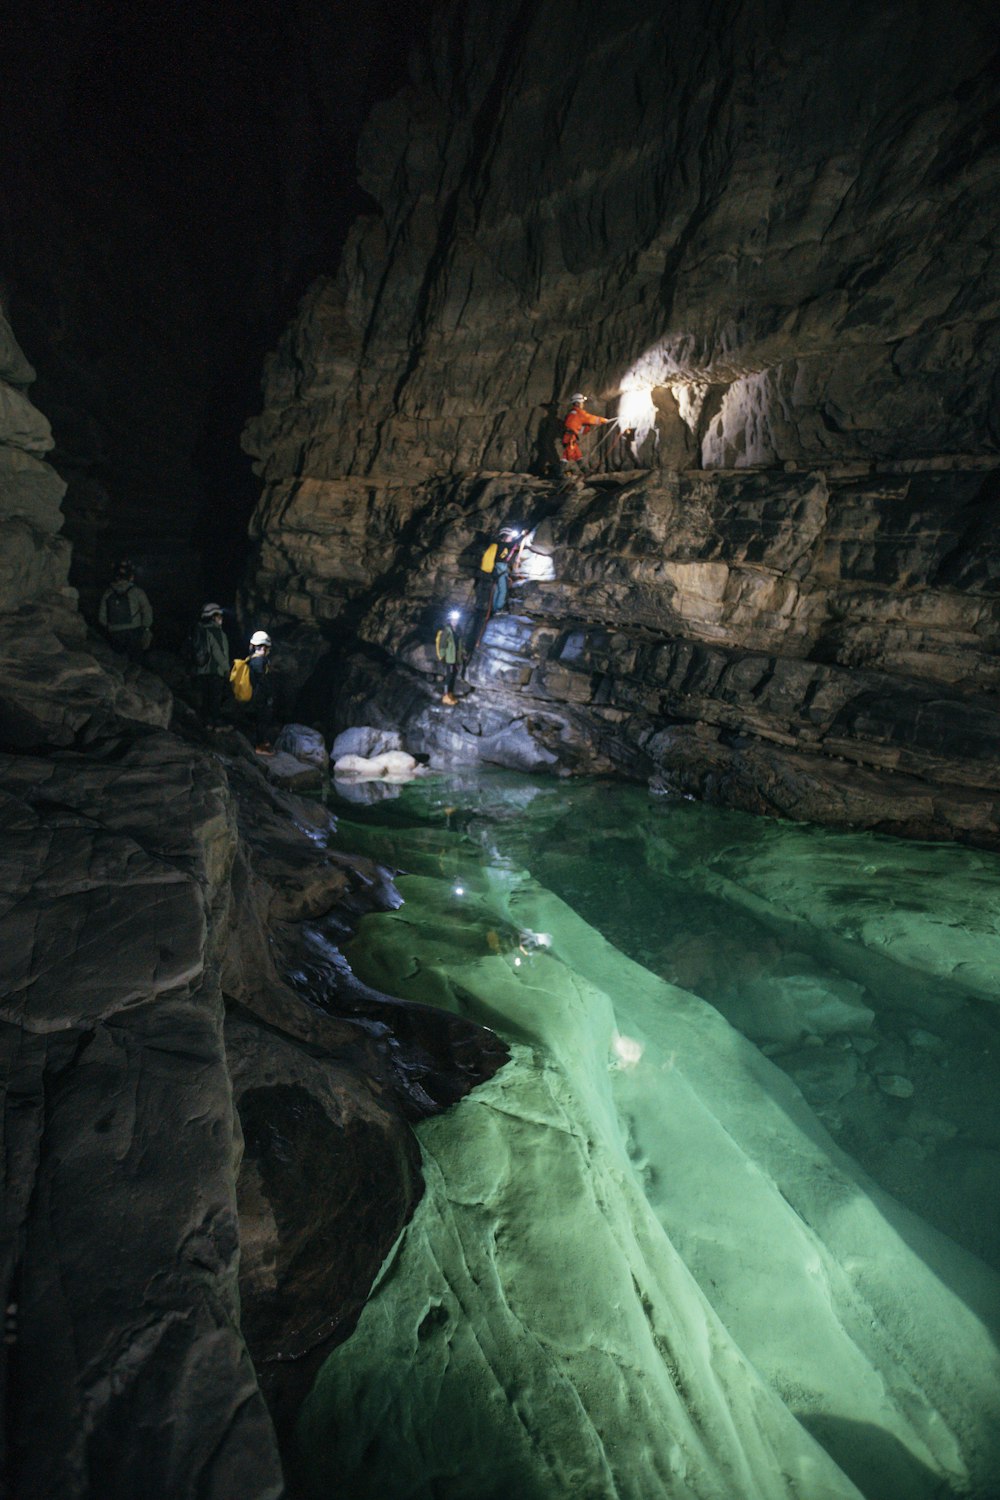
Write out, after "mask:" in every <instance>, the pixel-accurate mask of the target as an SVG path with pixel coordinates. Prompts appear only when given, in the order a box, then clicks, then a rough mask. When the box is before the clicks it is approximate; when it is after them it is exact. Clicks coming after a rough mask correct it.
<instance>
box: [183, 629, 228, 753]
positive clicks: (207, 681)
mask: <svg viewBox="0 0 1000 1500" xmlns="http://www.w3.org/2000/svg"><path fill="white" fill-rule="evenodd" d="M191 659H192V663H193V666H194V675H195V678H196V680H197V683H198V686H199V688H200V689H201V716H202V719H203V720H204V723H205V728H206V729H224V728H225V725H224V724H223V722H222V702H223V698H224V697H225V692H226V683H227V681H228V680H229V641H228V640H227V638H226V632H225V630H224V629H223V628H222V605H221V604H206V605H205V607H204V609H203V610H202V612H201V619H200V620H199V621H198V624H197V625H196V626H195V627H194V630H193V631H192V633H191Z"/></svg>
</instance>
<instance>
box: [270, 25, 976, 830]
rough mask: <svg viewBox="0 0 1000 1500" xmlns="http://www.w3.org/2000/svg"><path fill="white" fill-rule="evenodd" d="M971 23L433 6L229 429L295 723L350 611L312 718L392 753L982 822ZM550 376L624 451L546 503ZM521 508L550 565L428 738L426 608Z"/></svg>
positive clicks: (759, 800)
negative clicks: (370, 199)
mask: <svg viewBox="0 0 1000 1500" xmlns="http://www.w3.org/2000/svg"><path fill="white" fill-rule="evenodd" d="M567 32H568V33H569V34H571V35H572V37H573V38H574V44H573V46H572V47H571V48H569V49H568V51H565V52H564V53H561V54H560V55H561V62H560V66H559V67H558V68H553V66H552V57H553V47H554V46H555V48H556V50H557V51H558V50H559V48H558V44H557V43H556V40H555V39H558V38H564V37H565V36H566V34H567ZM994 44H995V38H994V37H993V35H992V31H991V28H990V23H989V21H988V18H987V17H986V15H985V13H984V12H982V11H981V10H980V9H979V8H978V7H976V6H971V5H968V6H963V7H961V24H956V21H955V18H954V16H952V14H951V13H948V14H946V13H945V12H944V10H943V9H940V10H939V11H937V12H934V11H932V12H927V11H923V12H921V13H920V14H919V16H918V15H917V13H916V12H906V13H904V12H903V11H901V10H898V9H893V10H890V11H887V10H886V8H885V7H884V6H875V5H872V4H868V3H854V4H850V5H847V6H844V7H840V8H839V9H838V10H837V12H836V15H835V16H834V15H833V14H830V15H825V16H822V17H820V16H817V14H816V12H815V10H814V9H813V8H811V7H807V6H805V5H801V4H798V3H795V4H793V5H790V6H789V5H778V4H777V3H770V0H759V3H755V4H753V5H750V6H744V7H741V8H740V10H739V11H738V12H737V13H731V12H730V11H726V12H725V15H724V16H723V13H722V12H720V11H719V10H718V7H716V6H714V5H713V4H711V3H709V0H705V3H701V4H698V5H695V6H689V7H687V8H684V9H677V8H671V9H668V10H663V9H662V8H661V9H657V8H655V7H654V8H653V9H650V8H648V7H646V8H645V9H640V8H634V7H633V8H629V7H626V8H625V9H621V8H619V9H618V10H616V11H615V12H614V13H613V14H608V13H606V12H605V11H604V10H602V9H600V8H599V7H597V6H592V5H590V4H589V3H584V4H583V5H577V6H574V7H572V9H569V8H567V7H564V6H562V5H560V4H557V3H555V0H526V3H522V4H520V5H514V4H507V5H502V6H500V7H497V6H490V7H486V6H483V5H475V6H462V7H455V8H453V9H452V10H450V11H448V12H447V13H446V16H445V17H444V18H443V19H442V24H441V26H440V28H439V30H438V35H437V41H436V44H435V45H434V47H433V48H432V50H431V51H430V53H429V54H428V55H427V56H426V57H425V58H424V59H423V62H422V66H421V67H420V68H419V69H418V70H417V72H416V74H415V82H414V84H413V86H412V87H411V88H410V90H409V91H408V92H406V93H404V94H403V95H401V96H400V97H399V98H398V99H397V100H396V101H394V103H393V104H391V105H387V106H384V107H382V108H381V109H380V110H379V111H377V112H376V114H375V115H374V116H373V118H372V121H371V123H370V126H369V129H368V132H367V135H366V137H365V140H364V143H363V147H362V162H363V166H364V171H365V181H366V185H367V186H368V188H369V191H371V192H372V194H373V195H374V196H375V197H376V198H377V200H378V203H379V207H380V209H381V216H380V217H379V218H378V219H375V218H372V219H369V220H367V221H364V222H363V223H362V224H360V225H359V226H358V228H357V229H356V231H355V234H354V236H353V239H352V241H351V243H350V245H349V247H348V251H347V253H346V255H345V258H344V261H343V264H342V266H341V269H340V273H339V275H338V277H337V278H336V279H335V280H330V281H325V282H319V283H317V284H316V285H315V286H314V288H313V289H312V292H311V293H310V295H309V296H308V297H307V298H306V300H305V301H304V303H303V305H302V307H301V309H300V313H299V316H298V318H297V320H296V321H295V323H294V324H293V325H292V327H291V328H290V329H289V330H288V333H287V335H286V337H285V339H284V341H283V343H282V345H281V346H280V347H279V349H278V350H277V352H276V354H275V355H274V357H273V358H272V360H271V362H270V364H269V366H268V371H267V378H266V382H265V394H264V410H263V412H262V413H261V415H260V416H259V417H258V418H256V419H255V420H254V421H253V422H252V423H251V424H250V426H249V428H248V430H247V434H246V438H245V442H246V444H247V446H248V448H249V449H250V451H252V452H253V453H254V454H255V455H256V456H257V460H258V469H259V472H260V474H261V475H262V477H263V480H264V492H263V496H262V499H261V502H260V505H259V507H258V511H257V514H256V517H255V520H254V525H253V530H254V534H255V535H256V537H257V539H258V542H259V555H258V559H257V562H256V566H255V571H254V575H253V578H252V582H251V586H250V597H251V598H252V600H253V603H254V606H255V608H256V609H257V610H258V611H261V610H263V611H268V612H269V616H270V619H271V621H272V622H273V624H274V625H276V626H279V627H280V626H281V625H284V626H285V627H286V641H285V646H286V660H288V659H291V658H292V657H294V659H295V670H296V674H297V680H300V681H302V680H308V681H309V686H310V691H311V697H310V699H309V702H310V706H311V708H312V710H313V712H317V711H322V710H323V709H324V708H325V709H326V711H327V713H328V714H329V713H330V707H329V705H330V702H331V700H332V699H333V697H334V696H335V691H336V690H337V689H338V688H339V687H340V686H341V684H340V683H339V681H338V670H337V667H336V664H335V663H336V657H337V655H338V654H341V653H343V651H344V649H345V647H347V646H348V644H349V643H350V641H351V638H352V635H353V634H354V633H355V632H357V633H358V635H359V636H360V639H361V642H362V645H363V647H364V648H365V649H366V650H368V651H369V653H371V650H372V648H375V653H374V658H373V665H372V667H371V669H370V670H368V671H367V672H366V671H365V670H361V671H360V672H356V673H354V674H353V676H352V679H351V683H350V688H349V692H348V696H347V698H346V699H342V700H341V703H340V706H339V709H338V711H337V714H336V716H335V722H336V723H337V724H343V723H347V722H350V720H351V717H352V716H353V717H354V720H355V722H357V715H358V714H361V715H362V716H363V717H362V722H367V721H369V720H370V719H371V718H372V714H373V712H374V708H373V706H372V705H373V704H374V703H377V704H378V705H381V707H382V711H383V720H380V721H379V722H397V723H401V724H405V725H407V726H409V731H410V734H411V739H412V743H411V744H410V748H415V747H423V746H430V747H431V748H433V746H431V744H430V742H431V741H434V743H435V744H436V745H437V746H438V747H442V746H443V745H444V744H445V742H447V743H448V745H449V746H450V749H451V753H452V754H454V755H456V756H458V757H459V758H473V757H475V756H476V755H478V754H484V755H485V756H486V758H489V759H495V760H499V761H501V762H502V763H505V764H513V765H542V764H550V765H553V766H556V765H558V766H560V767H563V768H566V767H574V766H589V767H591V768H604V767H611V766H618V767H623V768H624V769H626V770H631V771H632V772H634V773H640V774H650V773H655V772H658V773H659V774H661V775H662V777H663V778H664V780H665V783H666V784H668V785H669V786H671V787H676V788H678V789H681V790H684V791H686V792H694V793H696V794H699V795H704V796H711V797H715V798H717V799H719V800H722V801H727V802H732V803H735V804H737V805H740V806H744V807H753V808H757V809H760V810H768V811H780V812H783V813H786V814H789V815H791V816H805V817H816V818H821V819H828V820H832V821H848V822H862V823H866V824H869V825H874V826H879V827H893V828H895V829H897V830H898V831H910V832H916V833H930V834H935V835H939V834H940V835H945V836H950V835H956V834H957V835H959V836H969V837H983V838H984V839H986V840H987V841H992V840H994V839H995V837H996V830H997V820H996V811H995V808H994V807H993V806H992V802H991V795H990V796H986V795H985V793H987V791H989V792H990V793H991V794H992V789H993V788H995V787H996V785H997V778H996V766H995V764H994V763H993V760H992V752H991V751H990V749H989V745H990V742H991V740H992V739H995V729H996V721H995V699H994V694H995V691H996V680H995V671H994V668H993V652H994V650H995V641H996V621H997V616H996V594H997V587H996V578H997V569H996V559H995V557H994V555H993V544H992V539H991V525H990V520H989V516H990V513H991V510H992V508H993V506H994V504H995V498H996V493H997V484H998V479H997V457H996V455H997V449H998V438H1000V433H998V429H997V423H996V396H997V388H996V373H995V372H996V366H997V353H998V351H1000V318H998V312H997V308H998V291H1000V278H998V274H997V259H996V255H995V251H994V249H993V242H994V238H995V228H996V206H995V192H994V187H995V180H996V161H997V156H996V149H997V142H996V131H995V110H994V109H993V102H994V95H995V88H994V78H995V73H994V69H993V64H992V62H991V61H990V59H991V57H992V55H993V47H994ZM577 385H580V386H581V387H582V388H583V389H585V390H590V391H591V392H593V393H594V394H595V396H596V398H597V405H598V409H601V410H605V411H607V412H608V413H609V414H611V413H617V414H618V415H619V416H620V418H621V421H622V425H623V426H627V427H629V428H632V429H634V431H635V437H634V440H633V441H632V442H631V443H630V444H623V443H622V442H621V441H619V440H617V439H616V443H617V446H616V447H615V448H612V447H610V446H608V447H605V449H604V450H603V452H604V457H605V459H607V458H608V456H609V455H610V457H611V466H613V467H616V468H627V467H631V466H634V467H635V472H634V474H633V476H632V482H631V483H628V484H618V483H616V482H612V483H610V484H604V485H603V486H601V487H599V488H597V489H595V490H591V491H590V492H588V493H587V494H585V495H583V496H574V497H573V498H572V500H569V501H567V500H566V497H565V496H557V495H556V494H554V493H552V492H551V491H549V490H546V489H545V488H544V487H543V486H541V485H540V484H539V482H538V479H537V478H534V479H533V478H529V477H527V476H528V475H529V474H533V475H535V476H542V475H544V474H545V473H547V472H548V471H549V470H550V469H552V468H553V466H554V465H553V460H554V455H555V445H554V438H555V437H556V436H557V434H558V430H559V429H558V425H557V423H556V421H555V419H557V418H559V417H561V415H562V413H563V410H564V405H565V402H566V399H567V393H568V392H569V391H571V390H572V389H573V388H574V387H575V386H577ZM482 471H492V472H494V473H496V474H497V475H498V477H497V478H496V479H495V480H494V481H493V488H492V491H491V495H490V500H489V503H487V502H485V501H483V502H482V503H480V501H478V500H476V501H474V500H473V498H472V496H473V489H472V488H471V487H470V486H469V485H466V487H465V488H462V486H461V484H460V483H458V481H460V480H461V479H462V477H463V476H468V475H469V474H470V472H471V473H475V472H482ZM504 474H506V476H507V477H506V478H504V477H503V475H504ZM659 475H662V477H659ZM446 476H452V477H451V478H448V477H446ZM477 506H478V511H476V507H477ZM539 517H549V518H550V521H551V529H552V542H553V546H554V547H555V549H556V572H557V582H556V583H555V584H554V585H553V584H546V585H539V586H538V587H537V588H534V587H531V588H527V589H525V590H524V591H523V593H522V595H521V600H520V603H519V604H518V605H517V606H516V607H515V611H514V614H515V616H516V618H510V619H507V620H504V621H498V622H496V624H495V625H494V626H491V627H490V629H489V630H488V631H487V633H486V635H485V636H484V638H483V641H482V644H481V647H480V651H479V655H478V659H477V662H476V664H475V665H474V666H473V669H472V671H471V672H470V674H469V677H470V681H471V682H472V683H473V685H474V686H475V688H476V695H475V700H474V702H473V701H471V700H470V702H469V703H468V704H464V705H463V710H462V712H461V713H456V714H454V715H453V716H452V718H451V720H450V727H449V728H448V729H447V730H443V729H442V730H441V731H439V732H437V733H436V735H434V734H430V733H429V732H428V731H427V729H426V727H425V723H424V719H425V715H424V709H425V706H426V702H427V697H426V693H425V691H424V689H422V688H421V686H420V683H421V677H420V676H419V674H421V673H426V671H427V668H428V665H429V662H428V658H427V653H426V651H421V649H420V648H419V647H418V645H417V641H416V635H415V633H414V632H415V628H416V630H418V631H420V632H422V633H423V636H424V639H425V640H426V639H428V638H430V639H432V638H433V632H434V629H435V628H436V625H437V624H438V623H440V620H439V618H435V612H438V613H439V611H440V609H441V608H442V607H443V606H444V605H445V604H446V603H448V602H453V603H454V602H461V598H462V595H463V594H464V588H463V580H462V578H461V575H460V574H459V573H458V572H457V571H456V568H455V563H456V561H458V562H460V563H461V564H462V567H463V568H464V570H465V576H466V577H469V576H470V571H471V570H472V569H474V567H475V561H476V557H477V553H478V550H481V549H482V547H483V546H484V545H485V543H486V541H487V540H488V537H489V530H488V528H489V527H491V526H493V525H495V524H496V523H497V522H498V521H505V520H507V521H510V520H514V521H522V522H523V523H525V524H527V523H529V522H530V523H534V522H536V521H537V520H538V519H539ZM432 548H433V549H436V551H437V554H438V555H437V560H435V557H434V555H433V553H432V550H431V549H432ZM414 575H417V578H416V579H415V577H414ZM293 624H294V625H295V626H299V625H302V626H304V627H306V628H302V629H298V628H296V629H293V628H292V626H293ZM310 629H311V631H312V632H313V633H312V635H310ZM330 644H333V645H334V646H335V648H336V650H335V652H334V653H333V654H332V655H331V657H330V659H329V660H328V661H327V663H326V664H324V648H325V647H328V646H329V645H330ZM392 668H395V669H396V670H397V671H398V673H399V675H398V678H397V683H396V687H395V688H391V687H390V688H383V689H381V690H379V691H378V692H377V691H376V688H375V679H376V678H378V677H384V676H385V673H386V670H388V669H392ZM414 673H416V674H418V675H414ZM512 726H517V727H516V728H512ZM568 726H571V727H568ZM515 740H516V741H517V743H516V744H515V743H514V741H515ZM836 757H845V758H846V759H847V760H848V761H851V760H854V761H857V762H858V763H859V764H860V765H861V766H862V767H863V768H864V770H863V774H860V775H859V774H857V773H856V772H850V773H848V772H847V771H846V770H845V768H844V766H843V765H842V764H841V763H840V761H839V760H838V759H836ZM890 770H891V771H893V772H895V773H896V774H895V777H894V779H893V780H892V781H891V782H889V781H887V780H886V779H885V778H886V774H887V773H888V772H889V771H890Z"/></svg>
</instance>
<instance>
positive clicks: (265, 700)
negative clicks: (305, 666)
mask: <svg viewBox="0 0 1000 1500" xmlns="http://www.w3.org/2000/svg"><path fill="white" fill-rule="evenodd" d="M247 665H248V666H249V668H250V681H251V684H252V686H253V697H252V698H251V700H250V704H251V707H252V709H253V720H254V729H255V740H256V750H257V754H258V755H271V754H272V750H271V740H270V732H271V717H272V714H273V712H274V688H273V685H272V683H271V637H270V636H269V635H268V633H267V631H266V630H255V631H254V633H253V635H252V636H251V637H250V654H249V656H248V657H247Z"/></svg>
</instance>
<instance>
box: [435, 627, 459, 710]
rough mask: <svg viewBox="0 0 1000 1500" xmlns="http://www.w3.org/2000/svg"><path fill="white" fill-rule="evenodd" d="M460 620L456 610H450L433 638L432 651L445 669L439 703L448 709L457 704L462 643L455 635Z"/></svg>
mask: <svg viewBox="0 0 1000 1500" xmlns="http://www.w3.org/2000/svg"><path fill="white" fill-rule="evenodd" d="M460 618H461V615H460V613H459V611H458V610H457V609H453V610H450V611H449V612H448V619H447V621H446V622H445V624H444V625H442V626H441V629H440V630H439V631H438V633H437V635H436V636H435V637H434V651H435V653H436V655H437V659H438V661H439V662H441V663H442V664H443V666H444V668H445V688H444V692H443V694H442V695H441V702H442V703H444V704H447V706H448V707H449V708H454V706H455V704H456V703H457V702H458V699H457V698H456V697H455V682H456V679H457V678H458V669H459V666H460V665H461V662H462V659H463V656H464V651H463V647H462V642H461V641H460V640H459V639H458V637H457V636H456V634H455V630H456V627H457V626H458V622H459V620H460Z"/></svg>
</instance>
